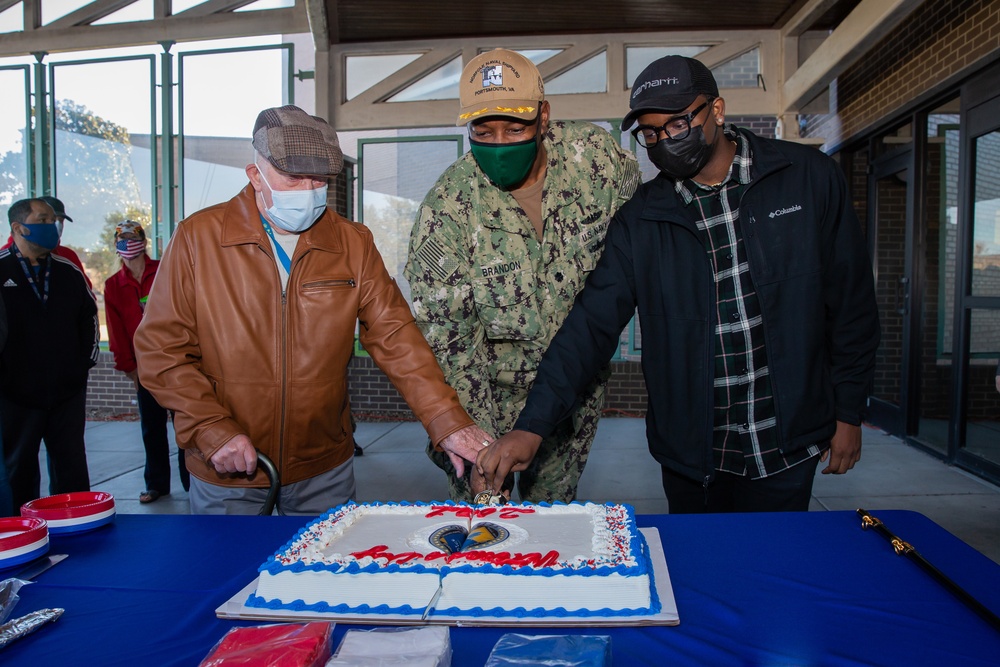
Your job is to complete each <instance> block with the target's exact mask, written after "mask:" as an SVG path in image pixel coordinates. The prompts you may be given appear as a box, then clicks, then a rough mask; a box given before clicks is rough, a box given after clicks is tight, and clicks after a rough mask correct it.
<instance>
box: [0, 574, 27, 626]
mask: <svg viewBox="0 0 1000 667" xmlns="http://www.w3.org/2000/svg"><path fill="white" fill-rule="evenodd" d="M30 583H31V582H30V581H21V580H20V579H4V580H3V581H0V623H3V622H4V621H6V620H7V617H8V616H10V612H12V611H14V606H15V605H16V604H17V601H18V600H20V599H21V598H20V597H19V596H18V594H17V592H18V591H19V590H21V586H24V585H25V584H30Z"/></svg>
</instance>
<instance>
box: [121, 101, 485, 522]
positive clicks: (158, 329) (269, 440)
mask: <svg viewBox="0 0 1000 667" xmlns="http://www.w3.org/2000/svg"><path fill="white" fill-rule="evenodd" d="M253 146H254V149H255V155H254V164H251V165H247V168H246V172H247V176H248V177H249V179H250V184H249V185H247V187H246V188H244V189H243V191H242V192H241V193H240V194H238V195H237V196H236V197H234V198H233V199H231V200H229V201H228V202H226V203H224V204H219V205H217V206H213V207H211V208H207V209H205V210H203V211H199V212H198V213H195V214H194V215H192V216H191V217H189V218H188V219H186V220H184V221H182V222H181V223H180V225H179V226H178V228H177V231H176V232H175V234H174V236H173V238H172V240H171V242H170V245H169V246H168V248H167V251H166V253H165V254H164V257H163V260H162V262H161V264H160V269H159V273H158V275H157V279H156V283H155V285H154V286H153V290H152V292H151V294H150V296H149V300H148V304H147V306H146V311H145V314H144V316H143V321H142V324H140V326H139V329H138V331H137V333H136V336H135V348H136V353H137V359H138V366H139V376H140V380H141V382H142V384H143V386H145V387H147V388H148V389H149V390H150V392H152V393H153V395H154V396H155V397H156V399H157V401H159V402H160V404H161V405H163V406H165V407H167V408H169V409H172V410H174V411H175V412H176V417H175V421H174V426H175V429H176V434H177V441H178V444H180V446H181V447H183V448H185V450H186V461H187V465H188V469H189V470H190V471H191V476H192V480H191V508H192V511H193V512H195V513H228V514H241V513H244V514H245V513H256V512H257V510H258V509H259V507H260V505H261V503H262V502H263V499H264V497H265V494H266V489H264V488H261V487H265V486H267V479H266V477H265V476H264V475H263V474H262V473H261V472H259V471H257V470H256V463H257V456H256V451H255V449H257V450H260V451H261V452H264V453H266V454H267V455H268V456H269V457H271V458H272V459H273V460H274V461H275V463H276V464H277V466H278V468H279V470H280V471H281V485H282V489H281V495H280V497H279V507H281V509H282V510H283V511H284V512H285V513H289V514H292V513H295V514H319V513H321V512H323V511H325V510H326V509H329V508H330V507H332V506H334V505H337V504H340V503H343V502H345V501H347V500H348V499H351V498H353V497H354V493H355V483H354V472H353V460H352V456H353V452H354V444H353V438H352V436H351V417H350V408H349V400H348V396H347V364H348V361H349V360H350V357H351V353H352V351H353V348H354V333H355V326H356V323H358V322H360V338H361V342H362V344H363V345H364V347H365V350H367V351H368V352H369V353H370V354H371V356H372V358H373V359H374V360H375V361H376V363H378V365H379V367H380V368H381V369H382V370H383V371H384V372H385V373H386V374H387V375H388V376H389V378H390V379H391V380H392V382H393V384H394V385H395V386H396V388H397V389H398V390H399V392H400V393H401V394H402V395H403V398H404V399H406V401H407V403H408V404H409V406H410V408H411V409H412V410H413V412H414V414H415V415H416V416H417V418H418V419H419V420H420V421H421V422H422V423H423V425H424V428H426V429H427V432H428V434H429V435H430V437H431V439H432V440H433V441H434V442H435V443H437V444H439V445H440V446H441V447H442V448H443V449H444V450H445V451H446V452H448V453H449V455H450V456H451V457H452V460H453V462H455V463H456V464H457V465H458V466H460V467H461V466H463V460H464V461H474V460H475V457H476V454H477V452H478V450H479V449H481V448H482V446H483V444H484V441H486V440H487V436H486V434H485V433H483V432H482V431H481V430H480V429H479V428H478V427H476V426H475V425H474V423H473V421H472V419H470V418H469V416H468V415H467V414H466V413H465V411H464V410H463V409H462V407H461V405H460V404H459V401H458V398H457V396H456V395H455V392H454V390H452V389H451V388H450V387H449V386H448V385H447V384H446V383H445V381H444V376H443V374H442V372H441V370H440V368H439V367H438V364H437V361H436V360H435V358H434V354H433V353H432V352H431V350H430V348H429V347H428V345H427V343H426V342H425V341H424V338H423V336H422V335H421V333H420V330H419V329H418V328H417V326H416V324H414V321H413V317H412V316H411V314H410V309H409V307H408V305H407V304H406V301H405V300H404V299H403V297H402V295H401V294H400V293H399V290H398V288H397V287H396V284H395V282H394V281H393V280H392V279H391V278H390V277H389V275H388V273H387V272H386V270H385V267H384V265H383V263H382V258H381V256H380V255H379V253H378V250H377V249H376V248H375V244H374V242H373V240H372V235H371V232H369V231H368V229H367V228H366V227H364V226H363V225H360V224H358V223H354V222H350V221H348V220H346V219H344V218H342V217H341V216H339V215H337V214H336V213H335V212H333V211H332V210H330V209H328V208H327V207H326V199H327V195H326V186H327V180H328V178H329V177H330V176H333V175H335V174H337V173H338V172H339V171H340V169H341V168H342V166H343V154H342V153H341V150H340V146H339V143H338V140H337V135H336V132H335V131H334V130H333V128H332V127H330V125H328V124H327V123H326V121H324V120H323V119H321V118H316V117H313V116H309V115H308V114H306V113H305V112H304V111H302V110H301V109H299V108H297V107H294V106H285V107H279V108H273V109H265V110H264V111H262V112H261V113H260V115H259V116H258V118H257V122H256V124H255V126H254V137H253Z"/></svg>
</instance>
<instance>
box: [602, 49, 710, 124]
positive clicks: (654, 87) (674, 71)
mask: <svg viewBox="0 0 1000 667" xmlns="http://www.w3.org/2000/svg"><path fill="white" fill-rule="evenodd" d="M699 95H703V96H704V97H706V98H713V99H714V98H716V97H718V96H719V86H718V84H717V83H716V82H715V77H714V76H712V71H711V70H709V69H708V67H706V66H705V64H704V63H702V62H700V61H698V60H695V59H694V58H685V57H684V56H676V55H671V56H663V57H662V58H660V59H658V60H654V61H653V62H651V63H650V64H649V65H647V66H646V69H644V70H642V72H640V73H639V76H638V77H636V79H635V84H634V85H633V86H632V95H631V96H630V98H629V104H628V105H629V109H630V110H629V112H628V114H626V115H625V118H624V119H623V120H622V124H621V129H623V130H627V129H628V128H630V127H631V126H632V123H634V122H635V121H636V120H637V119H638V118H639V116H641V115H642V114H644V113H651V112H655V113H679V112H681V111H682V110H683V109H684V108H685V107H687V106H689V105H691V104H693V103H694V101H695V99H696V98H697V97H698V96H699Z"/></svg>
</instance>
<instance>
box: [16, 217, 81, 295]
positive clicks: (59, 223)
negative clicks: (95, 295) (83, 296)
mask: <svg viewBox="0 0 1000 667" xmlns="http://www.w3.org/2000/svg"><path fill="white" fill-rule="evenodd" d="M39 199H41V200H42V201H44V202H45V203H46V204H48V205H49V206H51V207H52V210H53V211H55V212H56V229H58V230H59V237H60V238H62V233H63V225H65V224H66V221H67V220H69V221H70V222H73V218H71V217H69V216H68V215H66V207H65V206H64V205H63V203H62V202H61V201H60V200H58V199H56V198H55V197H39ZM13 242H14V237H13V236H8V237H7V242H6V243H4V244H3V246H2V247H0V250H3V248H7V247H9V246H10V244H11V243H13ZM52 254H53V255H59V256H60V257H65V258H66V259H68V260H69V261H71V262H73V263H74V264H76V265H77V266H78V267H79V268H80V273H82V274H83V279H84V280H86V281H87V287H89V288H91V289H93V288H94V286H93V284H91V282H90V276H88V275H87V270H86V269H85V268H83V262H82V261H81V260H80V256H79V255H77V254H76V251H75V250H73V249H72V248H68V247H66V246H64V245H63V244H62V243H61V242H60V243H59V245H57V246H56V247H55V248H53V249H52Z"/></svg>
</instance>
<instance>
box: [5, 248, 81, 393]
mask: <svg viewBox="0 0 1000 667" xmlns="http://www.w3.org/2000/svg"><path fill="white" fill-rule="evenodd" d="M43 261H48V262H50V263H51V264H52V273H51V276H50V278H49V299H48V303H46V304H45V305H42V302H41V300H40V299H39V298H38V297H37V296H35V292H34V290H33V289H32V288H31V284H30V283H29V282H28V279H27V277H26V276H25V275H24V270H23V269H22V268H21V265H20V263H19V262H18V261H17V257H15V256H14V253H13V251H12V249H11V248H4V249H3V250H0V300H2V301H3V307H4V309H5V310H6V311H7V329H8V331H7V342H6V344H5V345H4V346H3V349H2V356H0V392H2V393H3V396H4V398H6V399H7V400H9V401H11V402H12V403H16V404H17V405H23V406H25V407H28V408H51V407H53V406H55V405H58V404H59V403H61V402H63V401H66V400H68V399H69V398H72V397H73V396H74V395H75V394H77V393H78V392H79V391H80V390H81V389H83V388H84V387H86V386H87V374H88V372H89V371H90V368H91V367H92V366H93V365H94V364H95V363H97V354H98V352H99V349H98V340H99V329H98V322H97V303H96V302H95V301H94V295H93V293H92V292H91V291H90V288H89V287H88V286H87V282H86V281H85V280H84V278H83V273H81V272H80V269H79V268H77V267H76V266H75V265H74V264H73V263H72V262H70V261H69V260H67V259H64V258H62V257H59V256H57V255H51V254H50V255H49V257H48V259H47V260H43ZM44 271H45V269H44V268H43V269H42V273H43V274H44Z"/></svg>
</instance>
